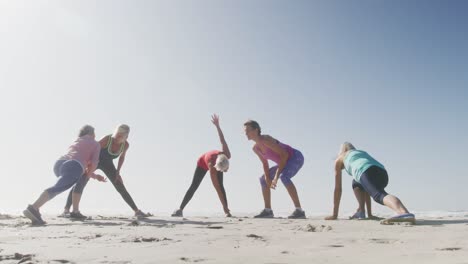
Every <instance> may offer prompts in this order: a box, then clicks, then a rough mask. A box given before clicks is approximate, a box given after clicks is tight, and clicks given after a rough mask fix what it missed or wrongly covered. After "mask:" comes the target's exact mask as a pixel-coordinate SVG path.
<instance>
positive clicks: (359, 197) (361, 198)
mask: <svg viewBox="0 0 468 264" xmlns="http://www.w3.org/2000/svg"><path fill="white" fill-rule="evenodd" d="M353 192H354V196H356V200H357V201H358V204H359V207H358V209H357V211H356V212H365V209H364V203H365V202H366V200H365V194H366V193H365V192H363V191H361V189H359V188H354V189H353ZM367 196H369V195H367Z"/></svg>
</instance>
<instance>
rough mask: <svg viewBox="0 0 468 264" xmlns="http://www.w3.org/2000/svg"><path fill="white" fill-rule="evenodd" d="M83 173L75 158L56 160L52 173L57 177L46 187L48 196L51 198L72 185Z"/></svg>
mask: <svg viewBox="0 0 468 264" xmlns="http://www.w3.org/2000/svg"><path fill="white" fill-rule="evenodd" d="M83 173H84V171H83V167H81V164H80V162H78V161H77V160H57V162H55V165H54V174H55V176H57V178H58V179H57V182H56V183H55V185H54V186H52V187H50V188H47V189H46V191H47V192H48V193H49V197H50V198H53V197H55V196H57V194H60V193H62V192H64V191H66V190H68V189H70V188H71V187H73V185H75V183H76V182H78V180H80V178H81V177H82V175H83Z"/></svg>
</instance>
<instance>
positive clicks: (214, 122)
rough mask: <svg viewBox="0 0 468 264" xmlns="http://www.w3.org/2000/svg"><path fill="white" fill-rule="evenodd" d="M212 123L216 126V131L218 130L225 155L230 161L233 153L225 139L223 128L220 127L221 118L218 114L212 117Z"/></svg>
mask: <svg viewBox="0 0 468 264" xmlns="http://www.w3.org/2000/svg"><path fill="white" fill-rule="evenodd" d="M211 122H212V123H213V124H214V125H215V126H216V130H218V136H219V141H220V142H221V145H222V146H223V153H224V155H226V157H227V158H228V159H230V158H231V152H230V151H229V147H228V145H227V143H226V140H225V139H224V135H223V131H222V130H221V127H220V126H219V116H218V115H216V114H214V115H212V116H211Z"/></svg>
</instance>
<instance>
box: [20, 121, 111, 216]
mask: <svg viewBox="0 0 468 264" xmlns="http://www.w3.org/2000/svg"><path fill="white" fill-rule="evenodd" d="M100 149H101V147H100V145H99V143H98V142H96V140H95V134H94V128H93V127H92V126H90V125H85V126H84V127H82V128H81V129H80V133H79V135H78V138H77V139H76V140H75V142H73V144H72V145H71V146H70V147H69V148H68V153H67V154H65V155H64V156H62V157H61V158H60V159H58V160H57V161H56V162H55V165H54V173H55V176H57V177H58V180H57V182H56V183H55V185H54V186H52V187H50V188H47V189H46V190H45V191H44V192H43V193H42V194H41V195H40V196H39V198H38V199H37V200H36V202H35V203H33V204H32V205H28V207H27V208H26V210H24V211H23V214H24V216H26V217H27V218H29V219H30V220H31V221H32V224H33V225H43V224H45V222H44V220H42V217H41V214H40V212H39V209H40V208H41V207H42V206H43V205H44V204H45V203H47V202H48V201H49V200H51V199H52V198H54V197H55V196H57V195H58V194H60V193H62V192H64V191H66V190H68V189H69V188H71V187H72V186H73V185H75V183H76V182H78V180H79V179H80V178H81V177H91V178H95V179H97V180H99V181H104V177H103V176H101V175H96V174H94V173H93V172H94V171H95V170H96V168H97V165H98V162H99V151H100Z"/></svg>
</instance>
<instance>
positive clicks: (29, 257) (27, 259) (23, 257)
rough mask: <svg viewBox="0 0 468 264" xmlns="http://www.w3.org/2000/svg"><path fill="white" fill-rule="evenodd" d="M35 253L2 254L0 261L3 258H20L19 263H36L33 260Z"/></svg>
mask: <svg viewBox="0 0 468 264" xmlns="http://www.w3.org/2000/svg"><path fill="white" fill-rule="evenodd" d="M33 257H34V255H33V254H20V253H15V254H13V255H0V261H3V260H19V262H18V264H19V263H26V262H28V263H34V262H32V261H33Z"/></svg>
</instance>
